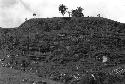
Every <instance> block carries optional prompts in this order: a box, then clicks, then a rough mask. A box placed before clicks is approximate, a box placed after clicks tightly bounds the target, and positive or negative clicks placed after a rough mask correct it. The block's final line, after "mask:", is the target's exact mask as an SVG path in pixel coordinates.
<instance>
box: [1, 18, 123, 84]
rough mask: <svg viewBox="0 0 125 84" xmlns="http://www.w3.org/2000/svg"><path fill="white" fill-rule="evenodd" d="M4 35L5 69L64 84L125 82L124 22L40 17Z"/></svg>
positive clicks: (2, 37) (101, 19)
mask: <svg viewBox="0 0 125 84" xmlns="http://www.w3.org/2000/svg"><path fill="white" fill-rule="evenodd" d="M0 30H1V31H0V59H1V61H2V65H3V67H7V68H13V69H15V70H22V71H24V72H31V73H35V74H36V75H37V76H38V77H41V78H47V79H51V80H54V81H58V82H61V83H64V84H82V83H83V82H84V83H85V84H117V83H118V84H120V83H121V84H124V83H125V80H124V78H125V49H124V48H125V38H124V37H125V24H123V23H119V22H116V21H113V20H110V19H106V18H102V17H100V18H99V17H80V18H69V17H63V18H41V19H39V18H38V19H30V20H28V21H26V22H24V23H23V24H21V25H20V26H19V27H18V28H17V29H14V28H13V29H0ZM104 57H106V61H105V62H104Z"/></svg>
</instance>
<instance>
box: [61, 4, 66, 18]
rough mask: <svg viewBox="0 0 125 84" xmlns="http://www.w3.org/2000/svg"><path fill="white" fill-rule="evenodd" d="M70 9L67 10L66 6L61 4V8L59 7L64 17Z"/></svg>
mask: <svg viewBox="0 0 125 84" xmlns="http://www.w3.org/2000/svg"><path fill="white" fill-rule="evenodd" d="M67 9H68V8H66V6H65V5H63V4H61V5H60V6H59V11H60V12H61V13H62V15H63V16H64V14H65V13H66V10H67Z"/></svg>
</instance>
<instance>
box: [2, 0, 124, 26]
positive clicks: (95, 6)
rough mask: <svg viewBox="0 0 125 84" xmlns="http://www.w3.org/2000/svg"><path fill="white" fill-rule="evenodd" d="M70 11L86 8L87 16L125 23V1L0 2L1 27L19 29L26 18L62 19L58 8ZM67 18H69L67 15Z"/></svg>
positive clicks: (24, 0)
mask: <svg viewBox="0 0 125 84" xmlns="http://www.w3.org/2000/svg"><path fill="white" fill-rule="evenodd" d="M60 4H64V5H66V6H67V7H68V10H69V11H71V10H72V9H76V8H77V7H78V6H81V7H82V8H84V11H83V13H84V15H85V16H95V17H96V16H97V14H99V13H100V14H101V16H102V17H104V18H109V19H112V20H115V21H119V22H122V23H125V0H0V27H8V28H9V27H18V26H19V25H20V24H21V23H22V22H24V21H25V18H28V19H30V18H33V16H32V15H33V13H34V12H35V13H36V14H37V16H36V18H46V17H62V15H61V14H60V13H59V11H58V6H59V5H60ZM65 16H68V14H66V15H65Z"/></svg>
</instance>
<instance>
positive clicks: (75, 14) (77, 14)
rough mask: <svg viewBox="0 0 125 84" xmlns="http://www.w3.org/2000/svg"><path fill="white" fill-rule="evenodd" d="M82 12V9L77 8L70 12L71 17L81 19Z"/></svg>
mask: <svg viewBox="0 0 125 84" xmlns="http://www.w3.org/2000/svg"><path fill="white" fill-rule="evenodd" d="M82 11H83V8H81V7H77V9H76V10H72V16H73V17H82V16H84V15H83V13H82Z"/></svg>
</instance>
